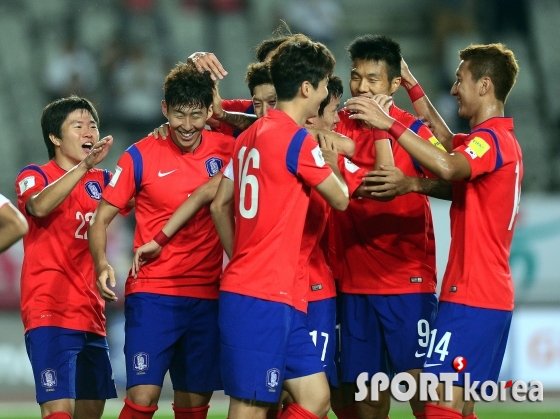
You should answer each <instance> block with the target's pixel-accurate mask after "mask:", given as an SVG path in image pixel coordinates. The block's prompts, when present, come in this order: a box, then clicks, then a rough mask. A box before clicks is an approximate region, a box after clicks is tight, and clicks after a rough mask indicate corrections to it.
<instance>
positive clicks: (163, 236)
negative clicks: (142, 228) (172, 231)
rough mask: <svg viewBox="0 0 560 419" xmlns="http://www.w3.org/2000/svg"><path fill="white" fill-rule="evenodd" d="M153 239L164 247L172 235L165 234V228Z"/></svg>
mask: <svg viewBox="0 0 560 419" xmlns="http://www.w3.org/2000/svg"><path fill="white" fill-rule="evenodd" d="M152 240H153V241H155V242H156V243H157V244H159V245H160V246H161V247H163V246H165V245H166V244H167V242H168V241H169V240H171V237H168V236H167V234H165V233H164V232H163V230H161V231H160V232H159V233H158V234H156V235H155V237H154V238H153V239H152Z"/></svg>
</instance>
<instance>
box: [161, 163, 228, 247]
mask: <svg viewBox="0 0 560 419" xmlns="http://www.w3.org/2000/svg"><path fill="white" fill-rule="evenodd" d="M221 178H222V176H221V174H218V175H215V176H214V177H213V178H212V179H210V180H209V181H208V182H206V183H205V184H203V185H201V186H199V187H198V188H196V189H195V191H194V192H193V193H192V195H191V196H189V197H188V198H187V199H186V200H185V202H183V203H182V204H181V206H180V207H179V208H177V210H176V211H175V212H174V213H173V215H172V216H171V218H170V219H169V220H168V221H167V223H165V225H164V226H163V232H164V233H165V235H166V236H167V237H172V236H173V235H175V234H176V233H177V231H179V230H180V229H181V227H183V226H184V225H185V224H186V223H187V222H188V221H189V220H190V219H191V218H192V217H194V216H195V215H196V214H197V213H198V212H199V211H200V210H201V209H202V208H203V207H204V206H206V205H208V204H210V203H211V202H212V200H213V199H214V197H215V196H216V191H217V190H218V186H219V185H220V180H221Z"/></svg>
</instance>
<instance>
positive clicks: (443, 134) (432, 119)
mask: <svg viewBox="0 0 560 419" xmlns="http://www.w3.org/2000/svg"><path fill="white" fill-rule="evenodd" d="M401 86H403V87H404V88H405V89H406V91H407V92H408V95H409V97H410V100H411V102H412V106H413V107H414V111H415V112H416V115H418V117H419V118H421V119H424V120H425V121H426V122H427V124H428V125H429V127H430V129H431V130H432V132H433V133H434V135H435V136H436V138H437V139H438V140H439V141H440V142H441V143H442V144H443V146H444V147H445V149H446V150H447V151H452V150H453V133H452V132H451V130H450V129H449V127H448V126H447V124H446V123H445V121H444V120H443V118H442V117H441V115H440V114H439V113H438V111H437V110H436V108H435V107H434V105H432V102H430V99H429V98H428V96H426V94H425V93H424V91H423V90H422V88H421V87H420V85H419V84H418V81H417V80H416V78H415V77H414V76H413V75H412V73H411V72H410V69H409V68H408V65H407V64H406V62H405V61H404V59H403V60H401Z"/></svg>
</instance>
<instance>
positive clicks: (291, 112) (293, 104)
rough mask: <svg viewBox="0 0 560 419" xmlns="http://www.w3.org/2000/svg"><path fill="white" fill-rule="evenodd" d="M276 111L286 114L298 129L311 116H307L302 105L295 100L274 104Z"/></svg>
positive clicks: (306, 111) (307, 113)
mask: <svg viewBox="0 0 560 419" xmlns="http://www.w3.org/2000/svg"><path fill="white" fill-rule="evenodd" d="M276 109H277V110H279V111H282V112H284V113H285V114H287V115H288V116H289V117H290V118H292V119H293V120H294V121H295V122H296V124H298V125H299V126H300V127H303V126H304V125H305V122H306V121H307V119H308V118H309V117H312V116H313V115H309V112H308V110H307V109H306V108H305V106H304V104H302V103H301V101H298V100H296V99H294V100H289V101H279V102H278V103H277V104H276Z"/></svg>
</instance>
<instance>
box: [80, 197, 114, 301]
mask: <svg viewBox="0 0 560 419" xmlns="http://www.w3.org/2000/svg"><path fill="white" fill-rule="evenodd" d="M119 211H120V209H119V208H117V207H115V206H113V205H111V204H110V203H108V202H107V201H105V200H104V199H103V198H102V199H101V201H100V202H99V206H98V207H97V210H96V211H95V213H94V214H93V217H92V218H91V221H90V223H89V228H88V242H89V251H90V253H91V255H92V257H93V263H94V265H95V271H96V272H97V289H98V290H99V294H100V295H101V297H102V298H103V299H104V300H105V301H109V302H112V301H117V300H118V298H117V295H116V294H115V292H114V291H113V290H111V289H109V287H108V286H107V281H109V285H110V286H111V287H113V288H114V287H115V286H116V285H117V281H116V278H115V271H114V270H113V268H112V267H111V265H109V262H108V261H107V254H106V251H107V227H108V226H109V224H111V221H113V218H115V216H116V215H117V214H118V213H119Z"/></svg>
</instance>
